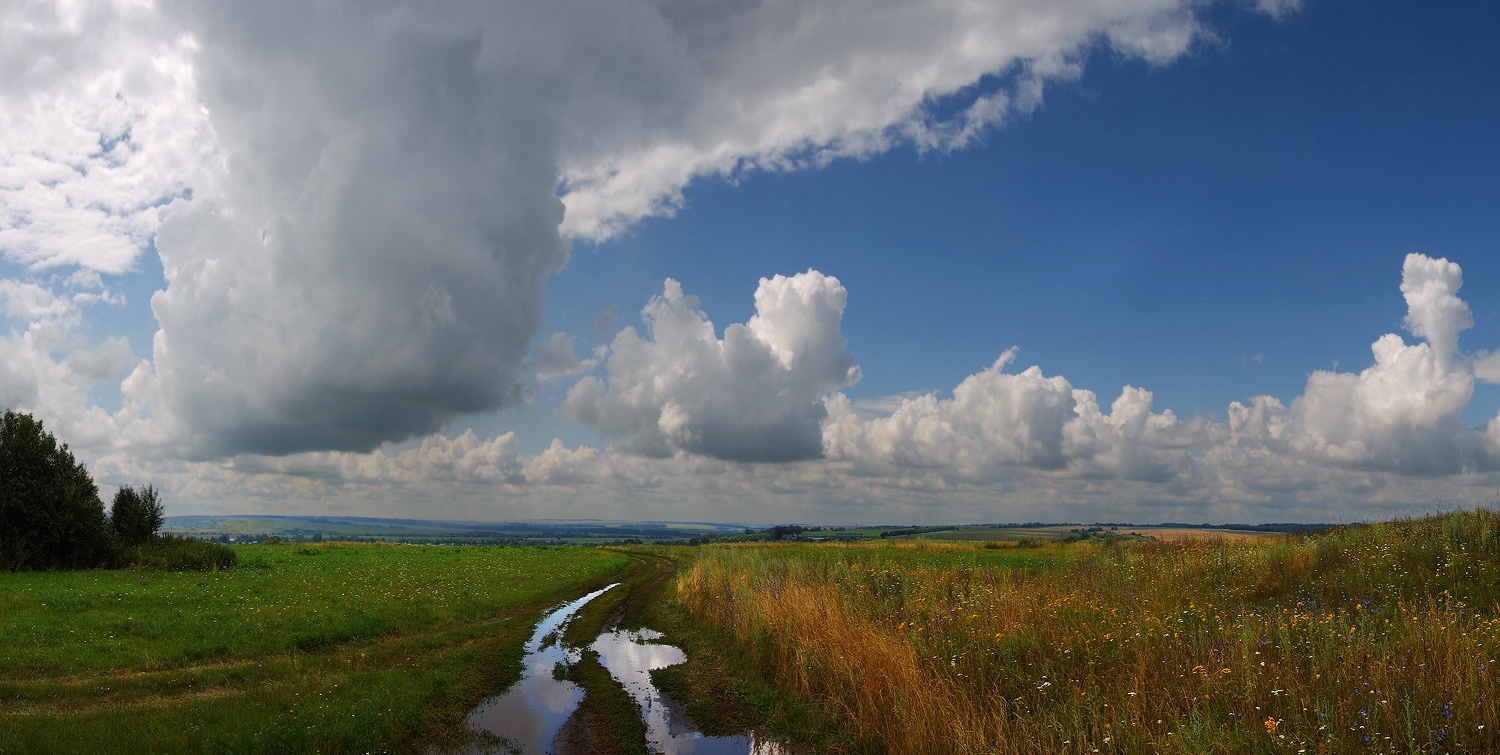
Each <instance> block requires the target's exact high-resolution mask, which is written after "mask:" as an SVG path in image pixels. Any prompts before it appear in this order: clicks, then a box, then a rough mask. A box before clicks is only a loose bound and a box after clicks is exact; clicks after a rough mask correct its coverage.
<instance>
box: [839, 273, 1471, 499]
mask: <svg viewBox="0 0 1500 755" xmlns="http://www.w3.org/2000/svg"><path fill="white" fill-rule="evenodd" d="M1462 285H1463V274H1462V271H1461V270H1460V268H1459V266H1458V265H1457V264H1456V263H1454V262H1450V261H1448V260H1446V259H1432V258H1430V257H1427V256H1425V255H1421V254H1411V255H1408V256H1407V258H1406V260H1405V263H1404V265H1403V267H1402V281H1401V292H1402V294H1403V295H1404V296H1405V298H1406V303H1407V315H1406V318H1405V323H1406V326H1407V328H1408V329H1409V330H1410V331H1411V333H1412V334H1413V335H1416V336H1418V337H1420V338H1422V339H1424V340H1423V341H1421V342H1418V343H1413V344H1408V343H1406V341H1405V340H1404V339H1402V337H1401V336H1400V335H1397V334H1394V333H1391V334H1386V335H1384V336H1381V337H1380V338H1379V339H1378V340H1376V341H1375V343H1374V344H1373V345H1372V346H1371V351H1372V353H1373V356H1374V364H1373V365H1371V366H1370V367H1368V368H1366V369H1364V370H1362V371H1360V372H1358V373H1352V372H1337V371H1328V370H1317V371H1314V372H1313V373H1312V374H1311V375H1310V376H1309V377H1308V380H1307V387H1306V389H1305V390H1304V391H1303V393H1302V395H1300V396H1298V397H1296V398H1295V399H1293V400H1292V402H1291V403H1290V405H1287V404H1283V403H1282V402H1281V401H1280V400H1279V399H1276V398H1275V397H1272V396H1256V397H1254V398H1252V399H1250V401H1249V403H1248V404H1246V403H1240V402H1234V403H1232V404H1230V406H1229V407H1228V412H1227V415H1228V416H1227V421H1226V420H1220V419H1216V418H1212V417H1194V418H1192V419H1191V420H1187V421H1183V420H1179V419H1178V418H1177V417H1175V416H1174V415H1173V414H1172V412H1171V411H1166V412H1162V413H1160V414H1157V413H1153V412H1152V411H1151V404H1152V394H1151V392H1150V391H1146V390H1143V389H1139V388H1134V387H1131V386H1126V387H1125V389H1124V390H1123V391H1122V393H1121V394H1120V397H1119V398H1118V399H1116V400H1115V401H1114V403H1113V404H1112V405H1111V407H1110V413H1109V414H1104V413H1102V411H1101V410H1100V408H1099V404H1098V402H1097V401H1096V400H1095V397H1094V394H1093V393H1092V392H1090V391H1086V390H1079V389H1075V388H1073V387H1072V386H1071V385H1070V384H1069V382H1068V381H1067V379H1065V378H1063V377H1061V376H1052V377H1047V376H1045V375H1044V374H1043V373H1042V371H1041V369H1040V368H1038V367H1031V368H1028V369H1026V370H1024V371H1022V372H1020V373H1019V374H1009V373H1006V372H1004V371H1003V368H1005V367H1006V366H1007V365H1008V364H1010V363H1011V362H1012V361H1014V359H1015V356H1016V352H1015V350H1014V349H1012V350H1010V351H1007V352H1006V353H1005V354H1004V355H1002V356H1001V357H1000V359H999V360H997V361H996V362H995V364H994V366H992V367H991V368H990V369H988V370H985V371H984V372H981V373H978V374H975V375H971V376H970V377H968V378H966V379H965V380H964V381H963V382H962V383H960V384H959V385H958V386H957V387H956V388H954V390H953V395H952V398H947V399H942V398H939V397H937V396H936V395H931V394H928V395H922V396H917V397H913V398H907V399H905V400H903V401H902V402H901V403H900V405H899V407H897V408H896V409H895V410H894V411H892V412H891V413H890V414H889V416H885V417H875V418H869V417H865V416H862V415H861V414H860V413H858V412H855V411H854V410H853V407H852V405H851V402H850V401H849V400H848V399H847V398H845V397H844V396H842V395H835V396H833V397H831V398H830V399H829V400H828V406H829V412H830V418H829V421H828V422H827V423H826V424H825V425H824V429H823V436H824V443H825V446H826V449H827V455H828V458H830V459H832V460H836V461H846V462H850V463H851V464H852V465H853V469H855V470H856V471H857V472H858V473H861V474H872V475H882V474H883V475H891V474H896V473H902V472H903V471H904V473H907V474H910V473H911V472H912V471H913V470H916V471H925V472H928V473H931V474H934V475H937V476H939V477H942V478H943V479H946V480H950V481H954V480H956V481H965V482H987V481H988V482H993V481H997V480H1002V479H1013V478H1015V477H1016V476H1017V470H1030V471H1035V472H1041V473H1047V474H1049V475H1052V476H1074V477H1078V478H1080V479H1088V478H1095V477H1103V478H1108V479H1117V480H1124V481H1144V482H1155V483H1164V484H1167V487H1168V488H1170V489H1176V490H1194V491H1198V492H1199V494H1201V495H1203V496H1205V497H1215V496H1220V495H1231V496H1237V495H1243V494H1246V492H1247V491H1258V492H1255V493H1253V495H1261V494H1264V493H1266V492H1274V491H1282V492H1285V491H1290V490H1316V489H1318V488H1319V487H1320V482H1321V481H1326V479H1327V478H1326V475H1324V474H1322V472H1323V471H1324V470H1326V469H1328V468H1333V469H1349V470H1360V471H1367V472H1375V473H1382V474H1394V475H1404V476H1424V475H1426V476H1431V475H1449V474H1465V473H1481V472H1485V473H1487V472H1490V471H1493V470H1495V469H1496V467H1497V465H1500V443H1497V440H1500V418H1496V419H1495V420H1492V421H1491V422H1490V423H1488V425H1486V427H1484V428H1475V427H1470V426H1468V425H1466V424H1465V423H1464V422H1463V420H1462V418H1461V416H1460V415H1461V412H1462V411H1463V409H1464V407H1465V406H1467V405H1468V403H1469V401H1470V399H1471V398H1472V397H1473V393H1474V383H1475V380H1476V366H1475V365H1476V361H1475V359H1474V358H1473V355H1468V354H1464V353H1462V352H1460V351H1459V348H1458V334H1459V333H1460V332H1461V331H1463V330H1465V329H1467V328H1469V327H1471V326H1472V325H1473V323H1474V320H1473V316H1472V315H1471V313H1470V310H1469V306H1468V304H1466V303H1465V302H1464V301H1463V300H1462V299H1460V298H1459V297H1458V290H1459V288H1460V287H1461V286H1462ZM1481 364H1482V362H1481ZM1335 495H1336V493H1335Z"/></svg>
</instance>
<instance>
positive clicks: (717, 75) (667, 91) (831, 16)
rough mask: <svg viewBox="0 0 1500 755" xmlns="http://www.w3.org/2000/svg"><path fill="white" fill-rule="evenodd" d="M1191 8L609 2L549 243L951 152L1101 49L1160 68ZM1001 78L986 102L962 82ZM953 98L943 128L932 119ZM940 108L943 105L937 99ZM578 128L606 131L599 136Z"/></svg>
mask: <svg viewBox="0 0 1500 755" xmlns="http://www.w3.org/2000/svg"><path fill="white" fill-rule="evenodd" d="M1192 7H1193V3H1189V2H1178V1H1177V0H1121V1H1118V2H1109V3H1098V2H1089V1H1088V0H1077V1H1069V2H1049V3H1037V2H1030V1H1029V0H1005V1H997V2H987V3H967V2H922V3H910V2H901V1H900V0H877V1H875V2H870V1H869V0H859V1H857V2H856V1H853V0H825V1H823V2H814V3H808V2H791V1H782V0H772V1H770V2H762V3H733V2H726V3H717V4H695V3H678V2H667V3H662V4H660V5H659V6H657V7H650V8H648V7H643V6H633V5H624V6H619V7H617V8H615V9H614V10H613V13H614V14H617V15H618V16H619V17H620V18H619V20H618V23H619V24H621V26H622V27H623V28H628V29H630V31H631V34H632V35H633V36H634V37H635V39H634V40H622V39H618V38H615V39H606V40H603V42H602V44H603V45H604V47H603V49H604V50H606V51H607V52H608V53H609V54H610V55H611V57H612V58H613V60H614V64H613V65H612V66H610V67H609V68H608V69H604V68H601V69H595V70H596V78H595V80H596V81H597V82H599V84H600V85H601V87H600V89H601V90H602V91H596V92H590V93H589V94H590V96H588V97H579V98H576V99H573V100H571V101H570V102H569V103H568V111H567V112H568V114H569V117H568V118H566V119H565V123H567V124H568V127H567V129H566V131H565V132H564V134H563V140H562V156H563V160H562V163H561V167H562V170H563V186H564V195H563V201H564V202H565V203H566V204H567V207H568V214H567V217H566V220H565V222H564V226H563V230H564V232H565V233H566V234H568V235H570V236H573V237H576V238H584V239H594V240H598V239H604V238H608V237H610V236H613V235H615V234H617V233H619V232H621V231H622V230H624V229H626V228H628V227H629V226H630V225H631V224H632V223H634V222H635V221H637V220H639V219H641V218H643V217H649V216H656V215H667V216H670V215H672V214H673V213H674V212H675V211H676V210H677V209H678V208H680V207H681V206H682V204H683V201H684V199H683V194H682V192H683V189H684V188H685V187H686V186H687V185H688V184H689V183H691V182H692V181H693V180H694V179H696V178H699V177H704V176H728V177H735V176H739V175H742V174H744V173H747V172H752V171H757V170H798V169H804V168H808V167H816V166H821V165H825V164H827V163H828V162H830V161H833V160H836V159H839V158H844V157H854V158H862V157H868V156H871V155H874V154H877V153H880V152H883V151H885V150H887V149H890V148H892V147H893V146H896V145H900V144H913V145H915V146H917V147H918V148H920V149H937V150H947V149H957V148H962V147H964V146H965V145H967V144H969V143H970V142H971V141H973V139H975V138H976V137H977V136H979V135H980V134H981V133H983V132H984V131H985V130H986V129H987V128H989V127H991V126H993V125H995V124H997V123H1002V122H1004V121H1005V120H1006V119H1007V118H1010V117H1014V116H1017V115H1024V114H1026V113H1028V112H1030V110H1031V109H1032V108H1034V107H1036V106H1037V105H1038V104H1039V103H1040V100H1041V90H1042V85H1043V82H1045V81H1048V80H1056V79H1071V78H1074V77H1076V76H1077V75H1078V74H1079V72H1080V70H1081V69H1080V63H1079V61H1080V60H1081V59H1082V57H1083V56H1084V53H1085V52H1086V51H1087V49H1088V48H1090V47H1092V46H1094V45H1096V44H1099V43H1100V42H1101V41H1102V42H1103V43H1105V44H1108V45H1109V46H1110V47H1111V48H1112V49H1114V50H1115V51H1116V52H1117V53H1119V54H1120V55H1124V56H1130V57H1140V58H1144V59H1146V60H1148V61H1151V62H1152V63H1158V64H1160V63H1166V62H1169V61H1171V60H1173V59H1175V58H1177V57H1179V56H1181V55H1182V54H1184V53H1185V52H1186V51H1187V50H1188V49H1189V47H1190V46H1191V45H1192V43H1193V41H1194V40H1195V39H1197V38H1198V37H1199V36H1201V35H1202V34H1204V30H1203V28H1202V26H1201V25H1200V23H1199V22H1198V21H1197V19H1196V18H1195V17H1194V16H1193V14H1192V10H1191V9H1192ZM984 76H1002V77H1004V78H1005V80H1006V83H1005V84H1004V85H1003V86H1002V87H1001V88H1000V89H994V88H992V87H989V86H986V87H984V88H982V89H981V88H977V87H976V84H978V82H980V80H981V77H984ZM950 99H952V100H957V107H956V108H952V109H953V110H954V111H955V112H956V115H954V116H952V117H951V118H946V119H944V118H940V117H939V116H937V115H935V114H934V113H935V111H936V108H935V107H934V106H935V105H936V104H937V103H939V102H946V101H948V100H950ZM949 104H951V103H949ZM591 124H605V125H607V127H608V128H607V131H605V132H602V133H601V132H600V131H599V130H597V129H595V128H592V127H591Z"/></svg>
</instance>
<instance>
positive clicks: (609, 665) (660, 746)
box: [590, 629, 785, 755]
mask: <svg viewBox="0 0 1500 755" xmlns="http://www.w3.org/2000/svg"><path fill="white" fill-rule="evenodd" d="M659 637H661V633H660V632H656V631H654V630H651V629H641V630H636V631H627V630H623V629H616V630H615V631H613V632H605V633H604V634H601V635H599V637H598V638H596V639H595V640H594V644H593V645H591V646H590V649H591V650H593V651H594V652H596V653H598V654H599V661H600V663H602V664H603V665H604V668H606V669H608V670H609V673H610V675H611V676H613V677H614V678H615V681H617V682H619V683H620V685H621V686H623V687H624V688H625V691H626V692H629V693H630V696H631V697H632V698H634V699H635V702H636V705H637V706H639V707H640V709H641V718H642V719H643V720H644V721H645V722H646V742H647V744H648V745H649V746H650V747H651V751H652V752H655V753H661V755H687V754H688V753H693V754H694V755H783V753H784V752H785V749H784V748H783V747H781V746H780V745H779V744H777V743H775V742H768V741H764V740H757V739H756V737H755V735H754V734H749V735H745V736H737V737H707V736H704V735H703V734H702V733H700V732H698V731H697V730H696V729H693V728H692V726H691V725H690V724H689V723H688V721H687V718H686V716H685V715H683V713H682V709H681V708H680V707H678V706H677V705H676V704H674V703H672V702H671V701H670V700H667V699H666V698H665V697H664V696H663V695H662V693H661V690H659V689H657V688H656V685H655V684H653V683H652V682H651V671H652V670H653V669H659V668H666V667H668V666H675V665H677V664H679V663H684V662H686V661H687V655H685V654H684V653H683V652H682V651H681V650H679V649H677V648H675V647H672V646H671V645H657V644H652V642H651V641H652V640H655V639H657V638H659Z"/></svg>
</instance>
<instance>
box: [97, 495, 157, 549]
mask: <svg viewBox="0 0 1500 755" xmlns="http://www.w3.org/2000/svg"><path fill="white" fill-rule="evenodd" d="M109 523H110V524H111V525H113V526H114V529H115V535H116V536H117V537H119V539H120V542H121V543H122V544H124V545H139V544H140V543H144V542H146V541H147V540H150V539H151V536H152V535H154V534H156V531H157V530H159V529H161V523H162V508H161V498H160V496H159V495H158V494H157V492H156V488H153V487H151V486H150V485H147V486H146V487H144V488H141V489H140V490H136V489H135V488H133V487H131V486H129V485H126V486H124V487H122V488H120V489H119V491H117V492H116V493H115V500H114V503H113V504H112V505H111V506H110V509H109Z"/></svg>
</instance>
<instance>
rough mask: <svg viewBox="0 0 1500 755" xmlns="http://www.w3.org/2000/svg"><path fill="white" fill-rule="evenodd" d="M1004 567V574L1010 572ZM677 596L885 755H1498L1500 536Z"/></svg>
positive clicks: (893, 553) (789, 690)
mask: <svg viewBox="0 0 1500 755" xmlns="http://www.w3.org/2000/svg"><path fill="white" fill-rule="evenodd" d="M992 554H995V555H992ZM683 563H684V566H683V567H682V568H680V569H679V576H678V580H677V598H678V599H679V600H680V601H682V603H683V604H684V605H685V606H686V610H687V612H688V613H689V614H690V615H691V617H692V619H693V621H694V622H695V623H696V624H698V625H700V626H705V627H716V628H717V630H718V631H719V632H720V633H722V635H723V636H724V637H725V640H726V642H729V643H732V644H733V645H734V646H735V647H736V648H738V649H739V651H741V652H744V653H746V654H748V655H749V656H750V657H751V658H752V661H751V663H752V664H753V666H754V668H755V669H756V670H757V673H759V674H761V675H763V676H764V677H766V678H769V679H774V680H775V684H776V685H777V687H778V689H780V690H781V693H782V694H784V695H786V696H788V697H789V698H793V699H800V700H806V701H813V702H814V703H815V704H817V705H819V706H821V707H823V708H824V709H826V710H831V711H839V712H841V713H842V714H843V717H844V718H845V719H846V720H847V721H848V722H849V727H850V737H851V739H852V741H851V742H849V747H851V748H855V749H859V748H863V749H866V750H869V751H876V752H901V753H908V752H909V753H946V752H999V753H1049V752H1077V753H1092V752H1116V753H1134V752H1167V753H1202V752H1264V753H1278V752H1287V753H1295V752H1433V753H1437V752H1495V751H1497V749H1500V734H1497V728H1500V714H1497V711H1496V710H1495V709H1494V708H1495V700H1497V699H1500V685H1497V679H1496V672H1495V669H1494V663H1495V661H1496V659H1500V611H1497V609H1500V605H1497V600H1500V518H1497V516H1496V515H1495V514H1493V513H1491V512H1487V511H1482V510H1481V511H1478V512H1472V513H1457V514H1451V515H1444V516H1439V517H1432V518H1427V519H1420V520H1407V521H1398V522H1389V523H1380V524H1373V525H1362V526H1355V527H1349V528H1345V529H1337V530H1330V531H1329V532H1327V533H1326V534H1323V535H1320V536H1317V537H1305V538H1293V537H1282V538H1277V539H1257V540H1239V541H1235V540H1226V539H1222V538H1216V539H1206V540H1200V539H1189V540H1179V541H1175V542H1152V541H1134V542H1121V543H1118V544H1115V545H1105V546H1101V545H1097V544H1089V543H1074V544H1068V545H1063V544H1047V545H1043V546H1040V547H1036V548H1013V547H999V548H994V547H987V546H986V545H981V544H977V543H970V544H962V543H941V542H935V541H907V542H897V543H871V544H867V543H857V544H850V545H835V544H801V543H795V544H778V545H761V544H757V545H719V546H712V547H705V548H700V549H698V552H697V553H696V556H695V559H694V560H693V561H692V563H691V564H690V565H687V562H686V561H684V562H683Z"/></svg>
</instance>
